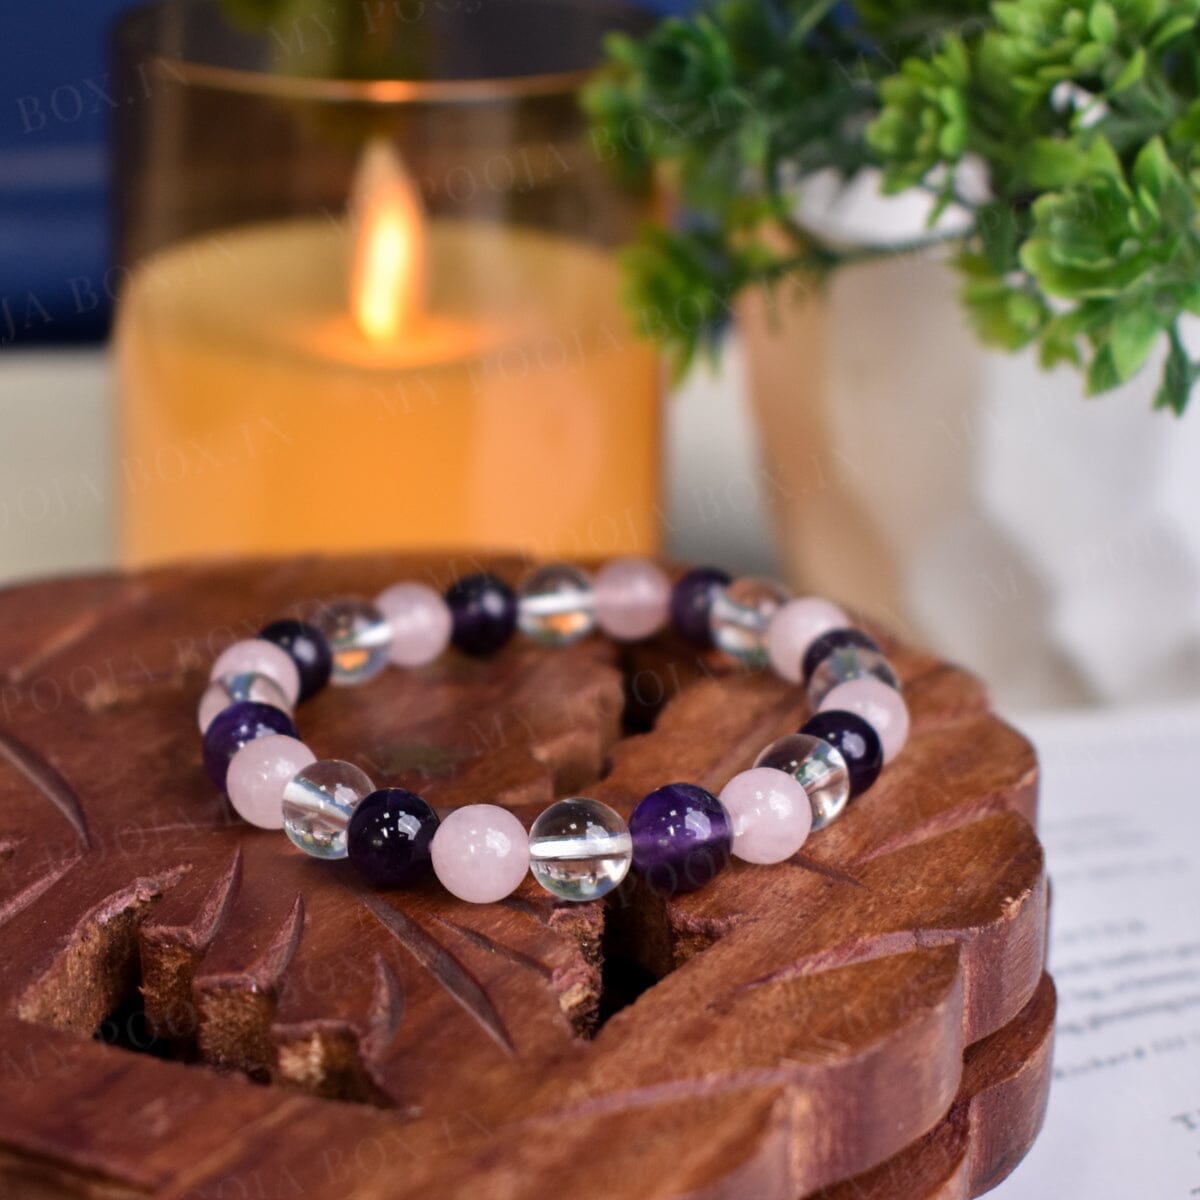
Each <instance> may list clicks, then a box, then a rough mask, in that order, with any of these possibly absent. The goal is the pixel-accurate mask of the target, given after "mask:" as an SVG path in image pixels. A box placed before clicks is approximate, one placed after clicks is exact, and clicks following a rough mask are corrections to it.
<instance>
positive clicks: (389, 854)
mask: <svg viewBox="0 0 1200 1200" xmlns="http://www.w3.org/2000/svg"><path fill="white" fill-rule="evenodd" d="M437 827H438V819H437V814H436V813H435V812H434V811H433V809H432V808H430V807H429V805H428V804H427V803H426V802H425V801H424V800H423V799H422V798H421V797H420V796H418V795H417V794H416V793H415V792H410V791H408V790H406V789H405V788H380V789H379V790H378V791H376V792H372V793H371V794H370V795H369V796H365V797H363V799H362V800H360V801H359V802H358V805H357V806H356V807H355V809H354V812H353V813H352V814H351V816H350V824H349V826H348V828H347V830H346V852H347V854H348V855H349V857H350V862H351V865H352V866H353V867H354V869H355V870H356V871H357V872H358V873H359V874H360V875H361V876H362V877H363V878H364V879H366V880H367V881H368V882H369V883H373V884H374V885H375V886H376V887H385V888H395V887H408V886H410V885H411V884H414V883H416V882H418V880H420V879H423V878H424V877H425V876H426V875H427V874H429V871H430V869H431V867H432V866H433V861H432V859H431V858H430V852H429V846H430V843H431V842H432V841H433V835H434V834H435V833H436V832H437Z"/></svg>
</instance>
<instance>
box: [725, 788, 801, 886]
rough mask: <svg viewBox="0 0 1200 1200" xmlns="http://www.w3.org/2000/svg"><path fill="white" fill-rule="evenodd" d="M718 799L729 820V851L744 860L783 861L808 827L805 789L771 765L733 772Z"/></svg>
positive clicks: (793, 851)
mask: <svg viewBox="0 0 1200 1200" xmlns="http://www.w3.org/2000/svg"><path fill="white" fill-rule="evenodd" d="M719 799H720V801H721V803H722V804H723V805H725V808H726V811H727V812H728V813H729V817H730V821H731V822H732V824H733V853H734V855H735V856H736V857H737V858H740V859H742V860H743V861H745V862H752V863H777V862H783V860H784V859H785V858H791V856H792V855H793V854H795V853H796V851H797V850H799V849H800V847H801V846H803V845H804V840H805V838H807V837H808V835H809V832H810V830H811V829H812V820H813V816H812V804H810V803H809V799H808V793H807V792H805V790H804V788H803V786H802V785H801V783H800V781H799V780H798V779H796V777H795V776H793V775H789V774H788V773H787V772H786V771H777V770H776V769H775V768H774V767H752V768H751V769H750V770H749V771H743V772H742V773H741V774H740V775H735V776H734V777H733V778H732V779H731V780H730V781H729V782H728V783H727V784H726V785H725V786H724V788H723V789H722V790H721V795H720V797H719Z"/></svg>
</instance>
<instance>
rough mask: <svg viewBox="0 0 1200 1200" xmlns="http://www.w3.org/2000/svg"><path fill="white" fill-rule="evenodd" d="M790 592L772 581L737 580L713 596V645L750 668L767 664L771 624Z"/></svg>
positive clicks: (710, 627)
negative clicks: (769, 625)
mask: <svg viewBox="0 0 1200 1200" xmlns="http://www.w3.org/2000/svg"><path fill="white" fill-rule="evenodd" d="M789 594H790V593H789V592H788V590H787V588H785V587H784V586H783V585H782V584H780V583H776V582H775V581H774V580H772V579H754V578H744V579H735V580H734V581H733V582H732V583H731V584H730V585H729V586H728V587H725V588H721V589H719V590H718V591H717V593H716V595H715V596H714V597H713V603H712V608H711V609H710V610H709V618H708V621H709V629H710V630H711V632H712V640H713V644H714V645H716V646H718V647H719V648H720V649H722V650H724V651H725V653H726V654H729V655H731V656H732V657H733V658H736V659H739V660H740V661H741V662H743V663H745V664H746V666H748V667H762V666H765V665H766V662H767V643H766V635H767V625H768V624H769V623H770V620H771V616H772V614H773V613H774V612H775V611H776V609H778V608H779V607H780V606H781V605H782V604H785V603H786V602H787V600H788V596H789Z"/></svg>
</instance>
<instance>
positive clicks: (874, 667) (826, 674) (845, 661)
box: [808, 646, 900, 712]
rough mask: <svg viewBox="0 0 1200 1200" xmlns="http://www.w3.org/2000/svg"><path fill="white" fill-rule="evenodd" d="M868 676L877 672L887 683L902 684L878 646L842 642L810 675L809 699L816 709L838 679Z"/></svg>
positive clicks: (844, 680) (841, 680)
mask: <svg viewBox="0 0 1200 1200" xmlns="http://www.w3.org/2000/svg"><path fill="white" fill-rule="evenodd" d="M868 676H874V677H875V678H876V679H878V680H880V681H881V682H882V683H886V684H887V685H888V687H894V688H898V687H899V686H900V681H899V679H897V678H896V672H895V671H893V670H892V667H891V664H890V663H889V662H888V660H887V659H886V658H884V657H883V655H882V654H880V652H879V651H878V650H872V649H868V648H867V647H865V646H839V647H838V648H837V649H836V650H833V651H831V652H830V653H829V654H827V655H826V656H825V657H824V658H823V659H821V661H820V663H818V665H817V666H816V667H815V668H814V669H813V673H812V675H810V676H809V680H808V702H809V704H811V705H812V708H813V711H814V712H815V711H816V710H817V709H819V708H820V707H821V702H822V701H823V700H824V699H825V697H826V696H828V695H829V693H830V692H832V691H833V689H834V688H835V687H837V686H838V684H839V683H848V682H849V681H850V680H851V679H865V678H867V677H868Z"/></svg>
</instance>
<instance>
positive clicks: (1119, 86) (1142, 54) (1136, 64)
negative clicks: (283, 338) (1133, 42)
mask: <svg viewBox="0 0 1200 1200" xmlns="http://www.w3.org/2000/svg"><path fill="white" fill-rule="evenodd" d="M1145 73H1146V49H1145V47H1144V46H1139V47H1138V48H1137V50H1136V51H1135V52H1134V55H1133V57H1132V58H1131V59H1130V60H1129V61H1128V62H1127V63H1126V64H1125V66H1124V67H1122V68H1121V73H1120V75H1118V76H1117V77H1116V79H1114V80H1113V83H1112V87H1110V88H1109V89H1108V91H1109V95H1113V96H1115V95H1116V94H1117V93H1118V92H1123V91H1124V90H1125V89H1126V88H1128V87H1132V86H1133V85H1134V84H1135V83H1137V82H1138V80H1139V79H1141V78H1142V76H1143V75H1145Z"/></svg>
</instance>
